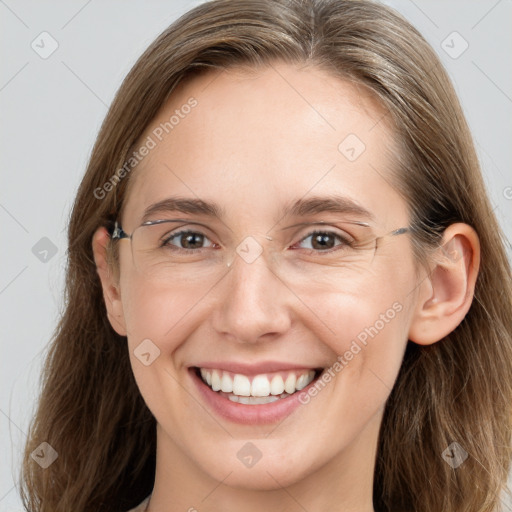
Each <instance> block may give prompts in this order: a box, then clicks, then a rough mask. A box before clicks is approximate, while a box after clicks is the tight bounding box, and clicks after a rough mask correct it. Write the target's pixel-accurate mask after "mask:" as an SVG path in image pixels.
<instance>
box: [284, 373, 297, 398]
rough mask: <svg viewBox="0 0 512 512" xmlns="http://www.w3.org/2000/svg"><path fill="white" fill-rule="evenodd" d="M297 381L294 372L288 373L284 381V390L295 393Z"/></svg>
mask: <svg viewBox="0 0 512 512" xmlns="http://www.w3.org/2000/svg"><path fill="white" fill-rule="evenodd" d="M296 382H297V378H296V377H295V374H294V373H290V375H288V377H286V382H285V383H284V390H285V391H286V392H287V393H290V394H292V393H295V383H296Z"/></svg>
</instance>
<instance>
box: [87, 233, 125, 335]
mask: <svg viewBox="0 0 512 512" xmlns="http://www.w3.org/2000/svg"><path fill="white" fill-rule="evenodd" d="M109 243H110V236H109V234H108V232H107V230H106V229H105V228H104V227H100V228H98V229H97V230H96V232H95V233H94V235H93V238H92V250H93V254H94V261H95V263H96V271H97V272H98V276H99V278H100V281H101V286H102V288H103V298H104V300H105V306H106V308H107V315H108V319H109V321H110V324H111V325H112V328H113V329H114V330H115V331H116V332H117V333H118V334H119V335H121V336H126V324H125V320H124V312H123V305H122V302H121V294H120V288H119V283H118V281H117V279H116V278H115V276H114V274H113V272H112V268H111V265H110V264H109V262H108V257H107V247H108V244H109Z"/></svg>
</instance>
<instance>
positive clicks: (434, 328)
mask: <svg viewBox="0 0 512 512" xmlns="http://www.w3.org/2000/svg"><path fill="white" fill-rule="evenodd" d="M479 266H480V242H479V239H478V235H477V233H476V231H475V230H474V229H473V228H472V227H471V226H469V225H468V224H463V223H456V224H452V225H450V226H449V227H448V228H446V230H445V231H444V234H443V239H442V242H441V247H440V248H439V249H438V250H437V251H436V253H435V254H434V257H433V265H432V267H431V269H430V272H429V273H428V275H427V276H426V278H425V279H424V280H423V282H422V283H421V284H420V287H419V293H418V295H417V303H416V305H415V310H414V314H413V318H412V322H411V326H410V329H409V340H411V341H413V342H415V343H417V344H419V345H430V344H432V343H435V342H436V341H439V340H441V339H442V338H444V337H445V336H446V335H448V334H449V333H450V332H452V331H453V330H454V329H455V328H456V327H457V326H458V325H459V324H460V323H461V322H462V320H463V319H464V317H465V316H466V314H467V312H468V311H469V308H470V306H471V303H472V301H473V296H474V291H475V283H476V278H477V275H478V269H479Z"/></svg>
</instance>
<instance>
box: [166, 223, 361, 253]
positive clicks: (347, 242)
mask: <svg viewBox="0 0 512 512" xmlns="http://www.w3.org/2000/svg"><path fill="white" fill-rule="evenodd" d="M184 234H193V235H202V236H204V237H205V238H206V239H208V240H209V238H208V237H207V236H206V235H205V234H204V233H201V232H200V231H192V230H188V229H185V230H182V231H178V232H177V233H171V234H170V236H168V237H166V238H165V239H164V240H163V242H162V246H166V247H169V248H171V250H173V251H176V252H179V253H189V254H190V253H194V252H199V251H202V250H203V249H208V247H200V248H199V249H183V248H181V247H177V246H175V245H172V244H168V242H169V240H173V239H174V238H177V237H179V236H181V235H184ZM316 235H331V236H334V237H335V238H337V239H338V240H340V241H341V244H340V245H338V246H335V247H332V248H330V249H328V250H325V251H319V250H315V249H305V251H306V253H307V254H313V253H315V254H330V253H332V252H335V251H336V250H338V249H339V248H341V247H343V246H349V247H352V246H353V244H354V243H353V242H351V241H350V240H348V239H346V238H345V237H343V236H342V235H340V234H338V233H336V232H335V231H318V230H315V231H311V232H310V233H308V234H307V235H306V236H304V237H303V238H302V239H301V240H300V241H299V242H297V244H300V243H302V242H304V240H306V239H307V238H309V237H312V236H316ZM212 244H214V245H216V244H215V243H214V242H212ZM297 244H294V245H297ZM291 247H293V246H291Z"/></svg>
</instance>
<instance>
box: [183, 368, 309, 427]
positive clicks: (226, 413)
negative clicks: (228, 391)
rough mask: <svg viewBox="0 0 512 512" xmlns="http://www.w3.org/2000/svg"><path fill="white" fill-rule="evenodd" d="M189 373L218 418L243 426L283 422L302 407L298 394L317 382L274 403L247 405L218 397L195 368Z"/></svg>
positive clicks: (190, 369)
mask: <svg viewBox="0 0 512 512" xmlns="http://www.w3.org/2000/svg"><path fill="white" fill-rule="evenodd" d="M189 373H190V375H191V376H192V379H193V381H194V382H195V384H196V386H197V388H198V389H199V392H200V393H201V395H202V396H203V397H204V399H205V401H206V402H207V403H208V404H209V405H210V407H211V408H212V409H213V410H214V411H215V412H216V413H217V414H218V415H219V416H221V417H223V418H225V419H227V420H229V421H232V422H234V423H241V424H243V425H264V424H269V423H276V422H278V421H281V420H283V419H284V418H286V417H287V416H289V415H290V414H291V413H292V412H293V411H295V409H297V408H298V407H299V406H300V405H304V404H302V403H301V402H300V401H299V396H300V394H301V393H303V392H307V391H308V389H309V388H310V387H312V386H314V385H315V382H316V381H317V380H318V377H317V378H316V379H314V380H313V381H311V382H310V383H309V384H308V385H307V386H306V387H305V388H303V389H301V390H300V391H297V392H296V393H294V394H293V395H290V396H288V397H286V398H280V399H279V400H277V401H275V402H271V403H269V404H254V405H247V404H240V403H237V402H232V401H231V400H229V399H228V398H225V397H223V396H221V395H219V393H217V392H215V391H213V389H211V388H210V387H209V386H207V385H206V384H205V383H204V382H203V380H202V379H201V378H200V377H199V376H198V375H197V374H196V369H195V368H189Z"/></svg>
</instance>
